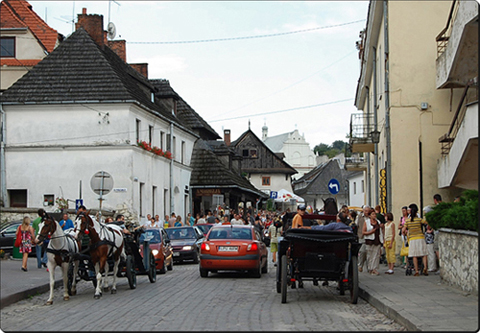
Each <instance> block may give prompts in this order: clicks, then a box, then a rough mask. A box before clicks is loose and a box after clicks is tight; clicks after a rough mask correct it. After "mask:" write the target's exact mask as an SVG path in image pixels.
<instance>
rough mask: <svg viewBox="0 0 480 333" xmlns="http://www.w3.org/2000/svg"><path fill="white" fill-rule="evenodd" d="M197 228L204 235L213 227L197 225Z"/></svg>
mask: <svg viewBox="0 0 480 333" xmlns="http://www.w3.org/2000/svg"><path fill="white" fill-rule="evenodd" d="M197 227H198V228H199V229H200V230H202V232H203V233H204V234H206V233H207V232H208V230H210V228H212V227H213V225H211V224H197Z"/></svg>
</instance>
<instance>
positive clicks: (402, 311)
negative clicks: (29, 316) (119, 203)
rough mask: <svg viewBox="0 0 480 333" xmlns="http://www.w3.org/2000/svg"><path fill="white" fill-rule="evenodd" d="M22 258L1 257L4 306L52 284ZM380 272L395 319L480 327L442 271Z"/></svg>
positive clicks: (437, 327)
mask: <svg viewBox="0 0 480 333" xmlns="http://www.w3.org/2000/svg"><path fill="white" fill-rule="evenodd" d="M20 267H21V261H20V260H0V270H1V290H0V291H1V308H4V307H5V306H8V305H10V304H13V303H15V302H17V301H19V300H21V299H24V298H27V297H28V296H29V295H35V294H37V293H42V292H46V291H48V290H49V286H48V282H49V276H48V273H47V272H46V269H45V268H42V269H38V268H37V267H36V259H35V258H29V259H28V272H23V271H21V269H20ZM386 269H387V268H386V266H384V265H380V269H379V271H380V273H381V275H379V276H372V275H369V274H368V273H366V272H363V273H359V278H360V296H361V297H362V298H364V299H365V300H366V301H368V302H369V303H370V304H372V305H373V306H375V307H376V308H377V309H378V310H380V312H382V313H384V314H385V315H386V316H387V317H389V318H390V319H393V320H395V321H396V322H398V323H400V324H401V325H403V326H404V327H406V328H407V329H408V330H420V331H471V332H477V331H478V330H479V327H478V319H479V314H478V295H469V294H466V293H464V292H462V291H461V290H459V289H457V288H454V287H450V286H448V285H446V284H445V283H442V282H441V278H440V275H435V274H432V273H431V274H430V275H429V276H423V275H421V276H418V277H414V276H405V270H404V269H402V268H399V267H396V268H395V274H393V275H387V274H384V272H385V271H386ZM55 272H56V275H55V277H56V287H58V286H61V285H62V281H61V272H60V270H59V268H57V269H56V270H55Z"/></svg>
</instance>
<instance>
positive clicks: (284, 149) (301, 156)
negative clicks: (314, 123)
mask: <svg viewBox="0 0 480 333" xmlns="http://www.w3.org/2000/svg"><path fill="white" fill-rule="evenodd" d="M262 140H263V142H264V143H265V145H266V146H267V147H268V148H270V149H271V150H272V151H273V152H275V153H276V154H277V155H278V153H283V155H284V161H285V162H287V163H288V164H290V165H291V166H292V167H293V168H294V169H295V170H296V171H297V172H298V173H297V174H296V175H295V178H297V179H299V178H300V177H302V176H303V175H305V174H306V173H308V172H310V171H311V170H313V169H314V168H315V166H317V163H316V156H315V153H314V152H313V150H312V149H310V144H309V143H308V142H306V141H305V137H304V136H303V135H300V133H299V132H298V129H295V130H294V131H293V132H289V133H284V134H279V135H276V136H272V137H268V127H267V125H264V126H263V127H262Z"/></svg>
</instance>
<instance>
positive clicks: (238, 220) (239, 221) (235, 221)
mask: <svg viewBox="0 0 480 333" xmlns="http://www.w3.org/2000/svg"><path fill="white" fill-rule="evenodd" d="M230 224H238V225H242V224H243V220H242V219H241V217H240V215H238V214H235V216H234V218H233V219H232V220H231V221H230Z"/></svg>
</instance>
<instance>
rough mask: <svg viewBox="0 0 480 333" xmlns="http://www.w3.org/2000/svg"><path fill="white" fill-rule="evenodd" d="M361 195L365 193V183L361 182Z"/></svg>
mask: <svg viewBox="0 0 480 333" xmlns="http://www.w3.org/2000/svg"><path fill="white" fill-rule="evenodd" d="M362 193H365V183H364V181H363V180H362Z"/></svg>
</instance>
